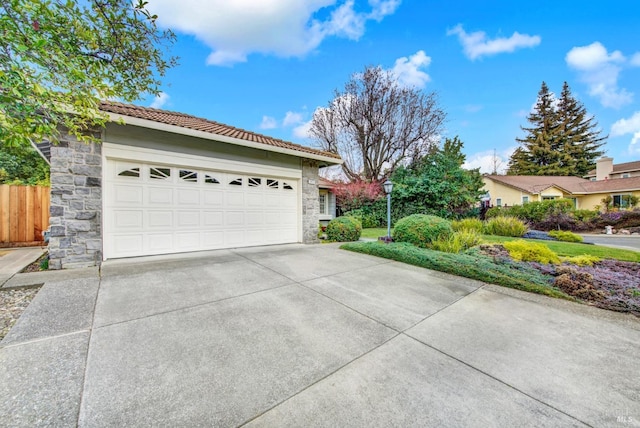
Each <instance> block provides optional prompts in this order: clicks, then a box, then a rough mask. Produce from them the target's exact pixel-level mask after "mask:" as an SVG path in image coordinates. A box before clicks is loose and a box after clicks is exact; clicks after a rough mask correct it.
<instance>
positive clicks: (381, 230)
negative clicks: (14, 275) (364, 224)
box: [360, 227, 393, 239]
mask: <svg viewBox="0 0 640 428" xmlns="http://www.w3.org/2000/svg"><path fill="white" fill-rule="evenodd" d="M391 233H393V229H391ZM381 236H387V228H386V227H372V228H368V229H362V235H360V237H361V238H373V239H378V238H379V237H381Z"/></svg>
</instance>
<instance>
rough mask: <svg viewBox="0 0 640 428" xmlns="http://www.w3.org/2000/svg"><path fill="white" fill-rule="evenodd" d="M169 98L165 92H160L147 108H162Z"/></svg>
mask: <svg viewBox="0 0 640 428" xmlns="http://www.w3.org/2000/svg"><path fill="white" fill-rule="evenodd" d="M169 98H171V97H170V96H169V94H167V93H166V92H160V93H159V94H158V95H156V96H155V98H154V99H153V102H151V105H149V107H151V108H162V107H164V106H165V105H166V104H167V103H168V102H169Z"/></svg>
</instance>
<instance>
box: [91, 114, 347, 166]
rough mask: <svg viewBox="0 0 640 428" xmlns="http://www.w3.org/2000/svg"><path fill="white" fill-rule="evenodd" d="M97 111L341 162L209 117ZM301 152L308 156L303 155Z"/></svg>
mask: <svg viewBox="0 0 640 428" xmlns="http://www.w3.org/2000/svg"><path fill="white" fill-rule="evenodd" d="M100 110H102V111H104V112H107V113H111V116H112V117H116V118H117V117H118V116H124V117H125V123H127V120H126V117H129V118H136V119H143V120H145V121H151V122H155V123H159V124H164V125H170V126H173V127H178V128H183V129H185V130H194V131H199V132H203V133H206V134H211V136H214V135H215V136H221V137H226V139H224V141H226V142H233V141H234V140H241V141H245V142H250V143H258V147H259V146H260V145H264V146H265V147H264V150H270V151H280V152H284V153H289V152H293V153H290V154H296V155H298V156H300V157H309V158H312V159H315V158H317V157H320V158H323V159H324V160H328V161H330V162H331V163H335V164H338V163H341V159H340V156H339V155H338V154H336V153H330V152H325V151H322V150H318V149H313V148H311V147H306V146H302V145H299V144H294V143H290V142H288V141H284V140H280V139H277V138H273V137H269V136H266V135H262V134H257V133H255V132H251V131H246V130H244V129H240V128H235V127H233V126H229V125H225V124H223V123H219V122H214V121H212V120H209V119H203V118H200V117H196V116H192V115H189V114H185V113H178V112H173V111H167V110H160V109H155V108H150V107H141V106H136V105H132V104H123V103H117V102H103V103H102V104H101V105H100ZM176 131H179V130H176ZM229 140H231V141H229ZM253 147H256V144H254V145H253ZM274 149H275V150H274ZM296 152H297V153H296ZM305 154H306V155H308V156H304V155H305ZM326 158H328V159H326ZM333 160H335V161H333Z"/></svg>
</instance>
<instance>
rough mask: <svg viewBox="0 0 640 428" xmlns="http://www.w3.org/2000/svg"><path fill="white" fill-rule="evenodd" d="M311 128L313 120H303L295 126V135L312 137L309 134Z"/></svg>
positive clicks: (305, 137) (297, 136)
mask: <svg viewBox="0 0 640 428" xmlns="http://www.w3.org/2000/svg"><path fill="white" fill-rule="evenodd" d="M309 129H311V120H309V121H307V122H302V123H301V124H300V125H298V126H296V127H295V128H293V136H294V137H296V138H304V139H307V138H311V135H309Z"/></svg>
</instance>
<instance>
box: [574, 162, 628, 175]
mask: <svg viewBox="0 0 640 428" xmlns="http://www.w3.org/2000/svg"><path fill="white" fill-rule="evenodd" d="M632 171H640V161H633V162H624V163H616V164H613V171H612V172H611V173H612V174H620V173H622V172H632ZM590 176H594V177H595V176H596V170H595V169H592V170H591V171H589V173H588V174H587V177H590Z"/></svg>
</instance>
